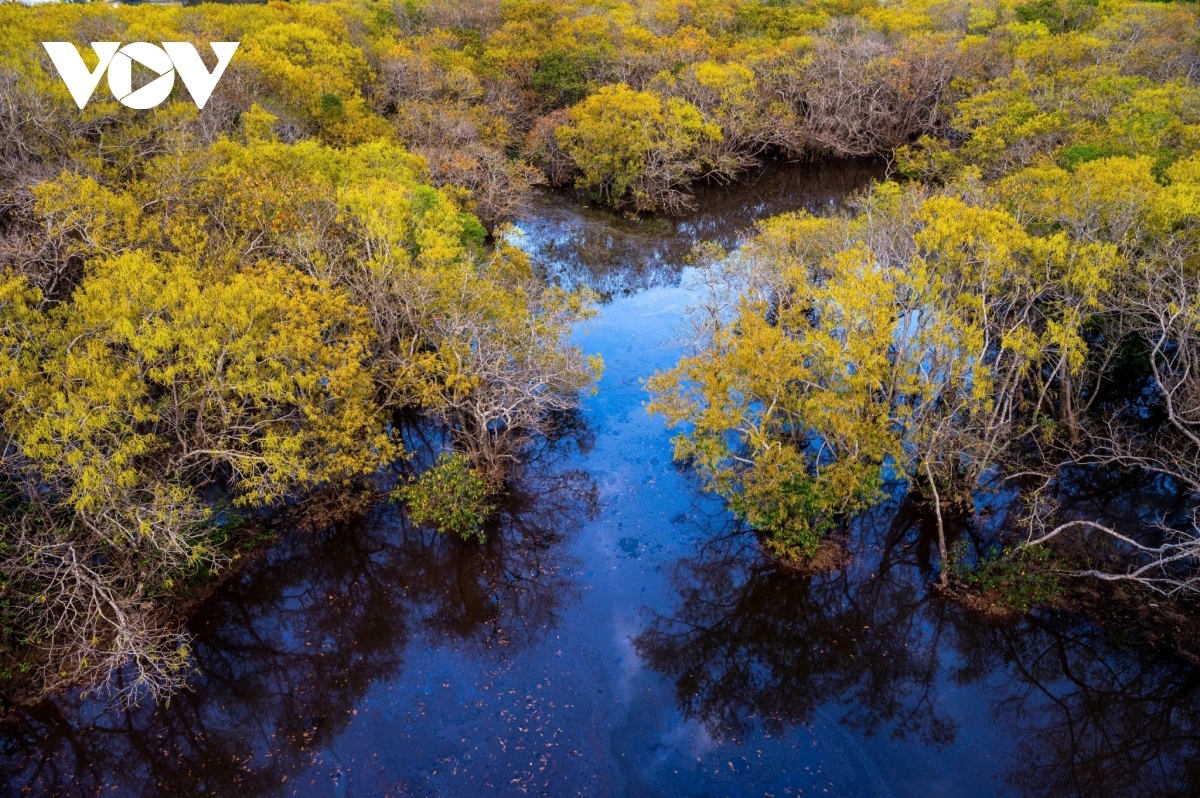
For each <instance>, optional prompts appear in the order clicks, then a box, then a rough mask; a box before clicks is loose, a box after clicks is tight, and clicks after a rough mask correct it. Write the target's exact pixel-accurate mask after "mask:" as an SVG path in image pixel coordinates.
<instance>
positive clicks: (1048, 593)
mask: <svg viewBox="0 0 1200 798" xmlns="http://www.w3.org/2000/svg"><path fill="white" fill-rule="evenodd" d="M962 553H963V551H962V547H961V546H960V548H959V551H958V556H956V557H955V558H954V562H953V565H951V566H950V567H951V575H952V577H953V579H954V581H955V582H956V583H957V584H959V585H962V586H963V587H965V588H967V589H968V590H971V591H974V592H977V593H979V594H981V595H982V596H983V597H984V598H987V599H989V600H991V601H993V602H994V603H996V604H998V605H1000V606H1002V607H1007V608H1009V609H1012V610H1016V611H1018V612H1028V611H1029V610H1030V609H1031V608H1033V607H1035V606H1038V605H1040V604H1048V603H1051V602H1053V601H1055V600H1056V599H1058V598H1060V597H1061V596H1062V593H1063V584H1062V580H1061V579H1060V578H1059V576H1058V573H1057V571H1058V570H1061V568H1062V566H1063V563H1062V561H1061V558H1060V557H1058V556H1057V555H1055V554H1054V552H1052V551H1051V550H1050V549H1047V548H1045V547H1044V546H1032V547H1029V548H1021V549H1016V550H1015V551H1008V552H1003V553H1001V554H1000V555H999V556H997V557H994V558H992V559H989V560H984V561H982V562H979V563H976V564H975V566H974V567H969V566H967V565H966V564H965V563H964V562H963V558H962Z"/></svg>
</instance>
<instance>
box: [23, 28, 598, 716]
mask: <svg viewBox="0 0 1200 798" xmlns="http://www.w3.org/2000/svg"><path fill="white" fill-rule="evenodd" d="M370 13H371V9H370V8H367V7H365V6H364V7H354V8H349V7H344V8H335V7H331V6H303V5H302V6H287V5H273V6H269V7H268V6H242V7H229V6H205V7H201V8H195V9H184V8H156V9H144V8H142V9H120V8H110V7H107V6H103V5H95V6H58V7H44V8H37V9H30V8H25V7H21V6H14V5H4V6H0V39H3V40H4V41H5V48H4V52H3V54H2V55H0V109H3V110H2V111H0V141H2V142H3V144H2V145H0V146H2V147H3V166H2V167H0V168H2V170H3V171H2V172H0V197H2V200H0V431H2V434H3V441H4V444H3V448H2V449H0V503H2V506H0V627H2V629H3V639H2V641H0V644H2V648H3V650H2V652H0V657H2V659H0V667H2V669H3V674H2V675H3V677H4V678H5V680H12V679H14V678H16V677H17V675H18V674H20V673H21V672H26V673H28V674H29V676H27V677H26V679H25V680H24V681H25V683H26V686H27V687H30V686H31V687H32V688H33V689H35V690H41V689H47V688H50V687H53V686H55V685H58V684H64V683H71V682H76V681H80V680H96V679H100V680H103V679H105V678H106V677H108V676H109V675H110V674H112V673H113V672H114V670H115V669H116V668H118V667H119V666H121V665H122V664H124V663H130V662H132V663H133V666H134V677H133V678H132V679H130V680H128V681H126V682H124V684H125V685H126V686H127V687H128V688H129V689H130V690H131V691H135V692H136V691H141V690H149V691H150V692H152V693H153V692H158V691H164V690H169V689H170V688H171V687H172V686H173V685H174V684H176V683H177V682H178V681H179V678H180V676H181V674H182V673H183V671H184V670H185V668H186V659H187V654H188V651H189V649H188V644H187V641H186V639H184V638H183V637H181V636H180V635H179V634H178V632H177V630H176V626H175V625H174V624H173V623H172V618H171V616H170V613H169V611H168V610H169V607H170V605H171V604H172V602H173V601H175V600H176V599H177V598H178V597H180V596H182V595H184V594H185V593H186V591H187V590H188V589H189V587H190V586H191V585H193V584H195V583H196V582H197V581H198V580H200V579H202V578H204V577H206V576H208V575H210V574H212V573H214V572H216V571H217V570H219V569H220V568H221V567H222V566H223V565H225V564H226V563H227V562H228V561H229V560H230V558H231V557H234V556H236V553H237V552H236V548H235V547H234V545H233V543H232V542H231V537H230V535H229V528H230V525H231V524H232V523H234V522H235V521H236V518H237V517H238V514H239V513H245V512H248V511H253V510H254V509H255V508H267V507H271V506H276V505H278V504H279V503H280V502H282V501H284V500H286V499H288V498H290V497H295V496H297V495H298V494H299V493H300V492H302V491H306V490H311V489H313V488H316V487H320V486H337V485H341V484H343V483H345V482H347V481H349V480H358V479H365V478H368V477H370V476H372V475H373V474H376V473H377V472H378V471H379V470H380V469H381V468H383V467H385V466H387V465H389V464H391V463H393V462H395V461H396V460H398V459H399V458H401V457H403V456H404V451H403V446H402V444H401V441H400V440H399V437H398V436H397V434H396V425H395V423H394V414H396V413H400V412H403V411H418V412H421V413H424V414H425V415H426V417H428V418H430V419H433V420H436V421H439V422H441V423H443V424H444V425H445V426H446V428H447V429H448V430H450V432H451V439H452V440H453V442H454V446H455V448H456V449H457V450H459V451H460V452H462V453H463V456H465V457H466V458H469V460H470V462H471V467H472V469H473V473H476V474H478V475H479V476H478V478H479V479H480V480H481V481H482V484H484V485H486V486H487V489H488V490H489V491H494V490H496V489H497V488H498V487H499V486H500V485H501V483H502V482H503V480H504V478H505V474H506V473H507V472H508V471H509V469H510V468H511V467H512V466H513V465H514V464H515V463H516V462H517V460H518V458H519V457H520V456H521V452H522V451H523V450H524V449H525V448H526V447H527V446H528V445H529V444H530V443H531V441H532V440H533V439H534V438H535V437H536V436H537V435H538V434H539V433H541V432H542V431H543V430H544V429H545V428H546V424H547V423H549V419H550V417H551V416H552V415H554V414H556V413H560V412H561V411H564V410H567V409H569V408H570V407H571V406H572V405H573V404H574V402H575V401H576V399H577V397H578V395H579V392H580V391H581V390H583V389H585V388H587V387H589V386H590V385H591V384H592V383H593V382H594V380H595V379H596V378H597V377H598V375H599V368H600V363H599V361H598V360H595V359H590V358H588V357H586V356H585V355H584V354H583V353H582V352H581V351H580V350H579V349H577V348H576V347H574V346H573V345H571V344H570V343H569V341H568V337H569V335H570V332H571V328H572V325H573V324H574V323H575V322H576V321H578V320H580V319H582V318H585V317H586V316H587V315H588V314H589V313H590V312H591V311H590V303H591V298H590V296H589V295H588V294H587V292H586V291H581V292H567V291H563V290H560V289H557V288H553V287H548V286H546V285H544V284H543V283H542V282H541V281H539V280H538V279H536V278H535V276H534V274H533V270H532V268H531V266H530V264H529V262H528V260H527V258H526V257H525V256H524V255H523V254H522V253H521V252H520V251H518V250H517V249H515V248H513V247H512V246H510V245H507V244H504V243H496V242H494V241H491V240H489V238H488V234H487V232H486V230H485V229H484V227H483V226H482V225H481V223H480V221H479V220H478V219H477V218H476V217H475V216H474V215H473V214H472V213H471V212H470V211H469V208H472V207H475V203H473V202H472V200H471V199H470V197H469V196H468V195H467V194H466V192H464V191H463V190H461V189H458V188H454V187H449V186H448V187H445V188H437V187H434V186H432V185H430V183H429V181H430V174H431V172H430V165H429V164H428V163H427V162H426V160H425V159H424V158H422V157H420V156H419V155H415V154H413V153H411V152H409V151H407V150H406V149H405V148H404V147H403V146H402V145H401V144H400V143H399V142H398V141H397V140H396V138H395V133H394V131H393V127H392V125H390V124H389V123H388V122H387V121H386V120H385V119H384V118H383V117H381V116H380V115H378V114H377V113H376V112H375V111H374V110H372V109H371V108H370V107H369V105H368V104H367V102H366V100H365V96H366V94H365V88H366V87H368V86H370V85H371V84H372V82H373V80H374V76H375V75H376V70H375V66H377V65H378V64H377V63H376V65H375V66H373V65H372V64H371V60H372V58H371V54H372V52H373V50H372V46H371V44H370V40H369V39H368V38H366V37H365V32H364V30H363V29H362V26H364V25H366V24H368V22H369V19H370ZM147 38H149V39H153V40H156V41H157V40H184V41H194V42H195V43H196V44H197V45H198V46H199V47H200V48H204V47H207V42H209V41H222V40H233V41H240V42H241V43H242V44H241V51H240V52H239V63H238V64H237V65H236V67H231V68H230V70H229V72H228V74H227V75H226V76H225V78H224V79H223V80H222V81H221V83H220V85H219V87H218V89H217V91H216V93H215V94H214V96H213V98H212V99H211V100H210V102H209V104H208V105H207V106H206V108H205V109H204V111H203V112H198V111H197V109H196V107H195V105H194V104H193V103H192V102H191V100H190V99H189V98H188V97H187V96H186V94H184V93H183V92H182V90H181V89H177V90H176V95H175V97H174V98H173V99H172V100H171V101H169V102H167V103H165V104H163V105H161V106H160V107H158V108H156V109H153V110H149V111H132V110H130V109H128V108H124V107H122V106H119V105H118V104H116V102H115V101H113V100H112V99H111V98H107V97H105V96H102V95H101V93H100V92H98V93H97V96H96V97H95V98H93V101H92V102H91V103H90V104H89V105H88V106H87V107H86V108H85V109H84V110H82V111H80V110H79V109H78V108H77V107H76V105H75V104H74V103H73V102H72V101H71V98H70V96H69V95H68V93H67V90H66V88H65V86H64V85H63V83H62V82H61V81H59V80H58V79H57V76H56V75H55V74H54V71H53V68H52V66H51V65H50V63H49V60H48V58H47V57H46V55H45V52H44V51H43V50H42V48H41V45H40V42H41V41H53V40H65V41H73V42H88V41H92V40H104V39H114V40H120V41H135V40H139V39H147ZM85 49H86V48H85ZM89 56H90V54H89ZM92 63H94V61H93V62H92ZM180 95H182V96H180ZM268 109H269V110H268ZM243 508H245V509H243Z"/></svg>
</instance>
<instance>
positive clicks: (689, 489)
mask: <svg viewBox="0 0 1200 798" xmlns="http://www.w3.org/2000/svg"><path fill="white" fill-rule="evenodd" d="M878 175H879V168H878V166H877V165H874V164H853V163H850V164H835V165H828V164H827V165H817V166H795V167H787V168H777V169H774V170H771V171H770V172H768V173H766V174H764V175H763V176H762V177H761V178H759V179H757V180H754V181H751V182H749V183H747V184H745V185H741V186H737V187H734V188H731V189H722V190H719V191H718V190H713V191H707V192H704V193H702V194H701V195H700V199H701V207H700V209H699V210H698V211H697V213H695V214H693V215H692V216H690V217H688V218H686V219H682V220H677V221H670V222H666V221H650V222H647V221H643V222H633V221H628V220H621V219H618V218H615V217H613V216H612V215H609V214H606V213H603V212H600V211H598V210H594V209H588V208H586V207H583V206H582V203H580V202H573V201H570V200H567V199H564V198H563V197H561V196H559V195H547V196H544V197H542V198H540V199H539V200H538V202H537V203H536V204H535V206H534V207H533V208H532V209H531V210H530V212H529V213H528V214H527V217H526V218H525V219H524V220H523V221H522V222H521V223H520V225H519V228H520V230H521V233H522V235H521V236H520V238H519V240H520V241H521V243H522V246H525V247H526V248H527V249H528V250H529V251H530V252H531V254H533V256H534V259H535V261H536V262H537V264H538V265H539V267H540V268H541V269H543V270H544V272H545V273H546V274H547V276H548V277H549V278H551V279H558V280H561V281H563V282H564V283H570V284H581V283H582V284H588V285H591V286H592V287H594V288H595V289H596V290H597V291H599V292H600V293H601V294H602V295H603V296H604V297H606V298H607V301H606V303H605V304H604V306H603V308H602V313H601V315H600V317H599V318H598V319H597V320H596V321H595V322H594V323H592V324H591V325H590V327H589V328H588V329H586V330H582V331H581V332H580V341H581V343H582V344H583V345H584V346H585V347H586V348H587V349H588V350H589V351H596V352H600V353H601V354H602V355H603V356H604V360H605V363H606V372H605V377H604V380H603V382H602V384H601V388H600V391H599V393H598V394H596V395H595V396H592V397H589V398H587V399H586V401H585V403H584V410H583V418H582V419H581V423H580V424H579V425H578V429H576V430H574V434H573V435H571V436H568V438H567V439H566V440H564V441H562V442H560V443H558V444H556V445H554V446H548V447H546V449H545V451H542V452H539V453H538V456H537V457H536V459H535V462H534V463H533V464H532V465H531V466H530V468H529V469H528V472H527V473H526V474H525V475H524V477H523V478H522V479H521V480H520V481H519V482H518V483H517V484H516V485H514V489H513V495H512V497H511V499H510V500H509V501H508V502H507V504H506V506H505V507H504V509H503V511H502V513H501V515H500V517H499V518H498V519H497V521H496V523H495V524H494V528H493V529H492V530H491V532H490V534H489V540H488V542H487V544H486V545H485V546H483V547H482V548H481V547H478V546H475V545H471V544H463V543H461V542H458V541H455V540H449V539H445V538H441V537H439V536H438V535H436V534H434V533H431V532H429V531H426V530H422V529H418V528H413V527H412V526H411V525H410V524H408V523H407V522H406V520H405V519H404V518H403V517H402V515H401V514H400V513H399V512H398V511H397V510H396V509H395V508H393V507H391V506H387V505H385V506H380V507H378V508H376V509H374V510H371V511H369V512H367V513H365V514H363V515H361V516H358V517H355V518H353V519H351V520H349V521H347V522H344V523H341V524H339V525H335V526H332V527H323V528H313V529H307V528H305V529H295V530H289V532H288V533H287V534H285V535H284V536H282V540H281V542H280V543H279V544H278V545H276V546H275V547H274V548H272V550H271V551H270V552H268V553H267V554H265V555H264V556H263V557H261V558H260V559H259V560H257V561H256V562H254V563H252V564H250V565H249V566H248V567H247V568H245V569H244V570H243V571H242V572H240V573H239V574H238V575H237V576H235V577H234V578H232V579H231V580H230V581H228V582H227V583H226V584H225V585H223V586H222V587H221V588H220V589H219V590H218V591H217V593H216V595H214V596H213V597H212V598H211V600H209V601H207V602H206V603H205V604H204V605H203V606H202V607H201V608H200V609H199V611H198V612H197V613H196V614H195V616H194V617H193V618H192V620H191V622H190V628H191V631H192V632H193V633H194V634H195V637H196V645H195V660H196V665H197V666H198V672H197V674H196V676H195V678H194V679H193V680H192V689H190V690H188V691H186V692H183V693H181V694H180V695H178V696H176V697H175V698H173V699H172V700H171V702H170V703H169V704H168V705H164V706H158V707H154V706H143V707H141V708H138V709H126V710H116V709H113V708H112V707H110V706H108V705H106V704H105V703H102V702H99V701H96V700H95V699H91V698H87V697H85V696H82V695H80V694H78V693H72V694H66V695H62V696H59V697H57V698H56V699H55V700H52V701H46V702H43V703H42V704H41V705H39V706H37V707H33V708H29V709H22V710H18V711H17V712H16V713H14V715H13V716H12V717H10V718H9V719H8V720H7V722H5V723H4V724H3V725H0V779H3V782H2V783H3V784H4V791H5V792H7V793H11V794H14V795H26V794H28V795H55V796H58V795H77V794H79V795H90V794H96V793H102V794H105V795H146V796H149V795H169V796H185V795H218V796H240V797H241V798H252V796H260V795H305V796H384V795H386V796H476V795H484V794H502V795H552V796H573V795H585V796H658V795H680V796H724V795H737V796H740V795H746V796H802V795H803V796H826V795H829V796H875V795H879V796H889V795H894V796H910V795H911V796H990V795H1028V796H1062V795H1081V796H1103V795H1172V794H1174V795H1196V794H1200V756H1197V754H1198V753H1200V752H1198V751H1197V748H1198V743H1200V692H1198V688H1200V669H1197V668H1196V667H1194V666H1191V665H1188V664H1185V663H1182V662H1180V661H1177V660H1175V659H1172V658H1170V657H1167V656H1163V655H1156V654H1152V653H1146V652H1144V651H1140V650H1138V649H1136V648H1133V647H1129V646H1123V645H1122V641H1120V640H1113V639H1107V638H1106V637H1105V636H1104V635H1103V634H1101V633H1100V632H1099V631H1098V630H1096V629H1094V628H1092V627H1090V626H1089V625H1087V624H1086V623H1084V622H1082V621H1080V620H1078V619H1073V618H1069V617H1060V616H1056V615H1051V614H1034V615H1031V616H1028V617H1024V618H1010V619H1002V620H996V619H988V618H985V617H982V616H980V615H978V614H972V613H970V612H968V611H966V610H964V609H962V608H961V607H959V606H957V605H954V604H951V603H947V602H944V601H942V600H940V599H939V598H938V597H937V596H936V595H935V594H933V593H931V592H930V590H929V589H928V585H929V583H930V581H931V579H932V578H933V573H932V571H931V569H930V554H931V541H930V532H931V531H932V530H931V529H930V528H929V523H928V520H927V518H925V517H924V516H922V515H920V514H918V513H915V512H913V511H912V510H911V508H908V507H906V506H903V505H901V506H895V505H889V506H885V507H881V508H879V510H878V511H876V512H874V513H872V514H871V515H870V516H869V517H867V518H865V519H863V520H862V521H861V522H860V523H859V524H858V525H857V526H856V530H855V535H854V543H853V545H852V548H853V552H854V559H853V561H852V563H851V564H850V565H849V566H847V567H846V568H845V569H843V570H842V571H840V572H838V573H836V574H833V575H828V576H820V577H812V576H805V575H801V574H798V573H796V572H794V571H791V570H788V569H785V568H780V567H778V566H776V565H775V564H773V563H772V562H771V561H769V560H768V559H766V558H765V557H764V556H763V555H762V554H761V552H760V551H759V549H758V547H757V545H756V543H755V540H754V538H753V536H752V535H749V534H747V533H745V532H743V531H741V530H740V529H739V528H738V527H737V526H736V524H734V523H733V520H732V519H731V518H730V516H729V515H728V514H727V513H726V512H725V511H724V510H723V508H722V506H721V504H720V503H719V502H718V501H715V500H714V499H712V498H711V497H708V496H705V495H703V494H701V493H700V492H699V491H698V490H697V486H696V483H695V481H694V479H692V478H691V477H690V476H689V475H688V473H687V472H686V471H684V470H681V469H679V468H677V467H676V466H675V465H674V464H672V462H671V446H670V434H669V432H668V431H667V430H665V429H664V427H663V424H662V422H661V420H660V419H656V418H651V417H649V416H647V414H646V412H645V410H644V408H643V403H644V401H645V395H644V392H643V390H642V386H641V379H642V378H644V377H645V376H647V375H649V374H651V373H652V372H654V371H655V370H657V369H661V368H665V367H668V366H670V365H672V364H673V363H674V362H675V360H676V359H677V358H678V356H679V351H678V350H677V349H674V348H672V341H673V340H674V336H675V332H676V329H677V327H678V325H679V323H680V320H681V316H682V313H683V311H684V309H685V308H686V306H687V305H688V304H689V302H690V301H691V300H692V295H691V294H690V292H689V289H688V288H687V272H686V270H685V269H683V268H681V267H682V264H683V262H684V258H685V256H686V253H687V251H688V249H689V248H690V246H691V245H692V243H693V242H695V241H697V240H709V239H715V240H719V241H721V242H722V243H724V244H726V245H733V244H735V243H736V241H737V238H738V236H739V235H740V234H742V233H743V232H744V230H745V229H746V228H747V227H748V226H749V225H750V224H752V223H753V221H754V220H755V219H758V218H762V217H764V216H768V215H770V214H773V213H778V212H782V211H786V210H792V209H796V208H801V207H805V208H807V209H809V210H810V211H813V212H827V211H830V210H832V209H834V208H835V207H836V206H837V205H838V203H839V202H841V201H842V199H843V198H844V197H845V196H846V194H847V193H848V192H849V191H851V190H853V189H855V188H857V187H861V186H863V185H865V184H867V183H868V182H869V181H870V180H871V179H873V178H875V177H877V176H878ZM1110 509H1111V508H1110Z"/></svg>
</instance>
